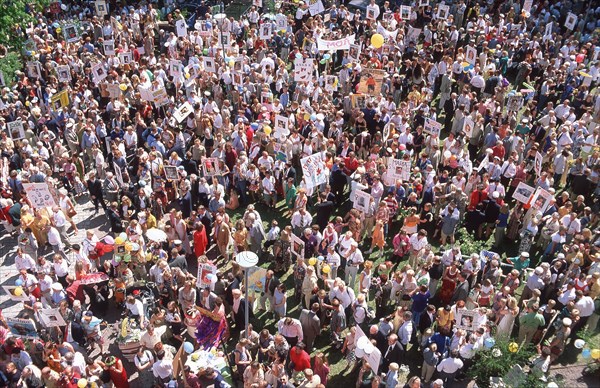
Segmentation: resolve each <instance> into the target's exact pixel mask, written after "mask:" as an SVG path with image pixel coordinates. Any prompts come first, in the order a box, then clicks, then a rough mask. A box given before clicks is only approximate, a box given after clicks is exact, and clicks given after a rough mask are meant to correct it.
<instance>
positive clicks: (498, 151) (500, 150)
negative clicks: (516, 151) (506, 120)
mask: <svg viewBox="0 0 600 388" xmlns="http://www.w3.org/2000/svg"><path fill="white" fill-rule="evenodd" d="M505 154H506V150H505V149H504V146H503V145H502V144H500V145H497V146H493V147H492V155H493V156H497V157H499V158H500V160H504V155H505Z"/></svg>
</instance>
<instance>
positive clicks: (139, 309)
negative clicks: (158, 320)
mask: <svg viewBox="0 0 600 388" xmlns="http://www.w3.org/2000/svg"><path fill="white" fill-rule="evenodd" d="M125 307H126V308H127V311H128V312H129V317H130V318H133V319H135V320H136V321H138V323H139V325H140V326H141V327H143V326H144V322H145V320H146V319H145V318H146V317H145V314H144V304H143V303H142V301H141V300H139V299H136V298H135V297H134V296H133V295H129V296H128V297H127V300H126V301H125Z"/></svg>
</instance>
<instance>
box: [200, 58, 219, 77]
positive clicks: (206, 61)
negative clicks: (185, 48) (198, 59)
mask: <svg viewBox="0 0 600 388" xmlns="http://www.w3.org/2000/svg"><path fill="white" fill-rule="evenodd" d="M202 66H204V70H205V71H207V72H209V73H214V72H216V71H217V68H216V66H215V59H214V58H213V57H202Z"/></svg>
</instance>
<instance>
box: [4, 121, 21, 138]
mask: <svg viewBox="0 0 600 388" xmlns="http://www.w3.org/2000/svg"><path fill="white" fill-rule="evenodd" d="M6 126H7V127H8V134H9V135H10V138H11V139H13V140H19V139H24V138H25V128H24V127H23V122H22V121H21V120H15V121H12V122H10V123H8V124H6Z"/></svg>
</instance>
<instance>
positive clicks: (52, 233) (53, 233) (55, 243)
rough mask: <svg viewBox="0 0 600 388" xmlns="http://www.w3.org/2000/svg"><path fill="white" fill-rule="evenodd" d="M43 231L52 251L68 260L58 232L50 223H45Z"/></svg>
mask: <svg viewBox="0 0 600 388" xmlns="http://www.w3.org/2000/svg"><path fill="white" fill-rule="evenodd" d="M45 232H46V234H47V235H48V243H49V244H50V245H51V246H52V250H53V251H54V253H56V254H59V255H61V256H62V257H63V258H64V259H65V260H68V258H67V255H66V254H65V252H64V250H63V243H62V241H61V239H60V233H59V232H58V230H56V228H55V227H53V226H52V225H47V226H46V228H45Z"/></svg>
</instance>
